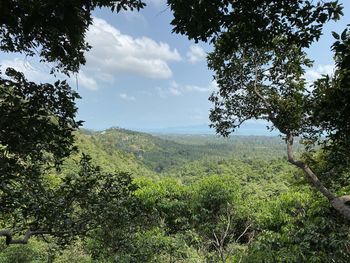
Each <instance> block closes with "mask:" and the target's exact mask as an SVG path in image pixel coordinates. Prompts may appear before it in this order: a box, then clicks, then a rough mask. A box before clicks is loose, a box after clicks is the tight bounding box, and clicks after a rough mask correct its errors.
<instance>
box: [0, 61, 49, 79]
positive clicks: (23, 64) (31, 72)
mask: <svg viewBox="0 0 350 263" xmlns="http://www.w3.org/2000/svg"><path fill="white" fill-rule="evenodd" d="M0 65H1V71H2V73H5V69H6V68H13V69H15V70H17V71H20V72H22V73H23V74H24V76H25V77H26V79H28V80H29V81H34V82H37V83H44V82H53V81H54V80H55V78H54V77H53V75H50V74H49V73H48V72H47V73H45V72H44V70H40V69H38V68H36V67H34V66H33V65H32V63H30V62H29V61H27V60H24V59H21V58H14V59H11V60H10V59H8V60H2V61H0Z"/></svg>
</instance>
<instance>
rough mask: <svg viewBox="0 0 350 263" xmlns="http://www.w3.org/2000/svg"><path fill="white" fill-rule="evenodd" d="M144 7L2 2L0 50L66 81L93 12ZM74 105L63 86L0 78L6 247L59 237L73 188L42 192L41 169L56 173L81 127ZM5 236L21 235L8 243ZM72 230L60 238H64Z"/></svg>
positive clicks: (9, 74) (80, 55)
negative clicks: (36, 61) (37, 62)
mask: <svg viewBox="0 0 350 263" xmlns="http://www.w3.org/2000/svg"><path fill="white" fill-rule="evenodd" d="M144 5H145V4H144V3H143V2H142V1H141V0H114V1H113V0H107V1H106V0H82V1H69V0H65V1H61V0H54V1H43V0H30V1H26V0H23V1H22V0H20V1H14V0H2V1H0V39H1V41H0V51H3V52H20V53H23V54H25V55H26V56H34V55H38V56H39V57H40V59H41V61H43V62H52V63H54V66H53V67H52V73H54V72H56V71H60V72H62V73H64V74H66V75H69V74H70V73H72V72H78V70H79V67H80V66H81V65H82V64H84V63H85V58H84V52H86V51H88V50H89V48H90V46H89V44H88V43H86V41H85V34H86V31H87V30H88V27H89V25H91V24H92V16H91V13H92V11H93V10H94V9H95V8H97V7H107V8H110V9H111V10H112V11H116V12H119V11H120V10H121V9H131V10H133V9H137V10H139V9H140V8H143V7H144ZM78 98H80V97H79V95H78V94H77V93H76V92H75V91H73V90H72V89H71V87H70V86H69V85H68V84H67V82H66V81H56V82H55V83H54V84H53V85H51V84H48V83H46V84H36V83H33V82H29V81H27V80H26V78H25V76H24V75H23V74H22V73H20V72H17V71H15V70H14V69H7V70H6V76H3V75H2V74H1V73H0V114H1V119H0V178H1V183H0V211H1V214H0V219H1V220H2V223H3V222H5V223H4V224H3V225H1V227H5V228H8V229H6V230H2V231H0V236H5V237H6V243H7V244H13V243H20V244H25V243H27V241H28V239H29V238H30V237H31V236H32V235H38V234H39V235H40V234H51V235H60V233H62V231H61V230H62V228H63V227H64V226H65V225H66V223H65V221H64V220H66V219H67V218H65V217H67V216H68V215H69V213H70V212H71V213H73V211H74V209H73V210H72V203H70V205H67V207H66V208H64V209H63V207H62V206H61V205H62V203H63V204H64V203H65V202H67V200H69V196H70V195H71V194H73V193H76V191H78V190H80V189H75V188H68V189H69V191H70V192H69V193H66V192H65V191H57V192H55V191H53V189H50V187H48V186H47V184H48V180H49V179H48V176H47V170H48V169H50V168H51V167H52V166H55V167H56V169H59V166H60V164H61V163H62V161H63V159H64V158H65V157H68V156H69V155H70V153H71V152H72V151H74V149H75V148H74V147H73V142H74V135H73V132H74V131H75V130H76V129H77V128H78V127H79V126H80V125H81V124H82V122H81V121H76V120H75V117H76V112H77V108H76V106H75V100H76V99H78ZM95 176H98V174H96V175H95ZM99 183H101V182H99ZM62 187H64V182H63V185H62ZM76 187H78V188H79V187H80V186H79V185H76ZM89 187H92V186H89ZM89 187H88V186H86V187H85V189H90V188H89ZM83 189H84V188H83ZM61 190H62V189H61ZM58 194H62V195H61V196H59V195H58ZM67 198H68V199H67ZM51 199H55V200H54V201H53V200H51ZM60 202H61V203H60ZM47 204H50V206H48V205H47ZM62 220H63V221H62ZM9 229H12V230H15V232H19V233H22V232H23V231H24V230H25V229H27V231H26V235H25V237H24V238H23V239H21V240H14V239H13V233H12V231H10V230H9ZM56 230H57V231H56ZM76 231H78V230H76V229H75V230H74V228H73V227H72V230H71V231H70V232H69V233H68V234H67V231H63V232H64V233H65V234H64V236H65V237H66V236H67V237H70V238H71V237H72V235H74V233H76ZM79 231H80V232H82V231H87V230H86V229H85V228H84V227H82V228H81V229H79ZM79 231H78V232H79Z"/></svg>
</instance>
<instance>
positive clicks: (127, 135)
mask: <svg viewBox="0 0 350 263" xmlns="http://www.w3.org/2000/svg"><path fill="white" fill-rule="evenodd" d="M77 138H78V140H77V143H78V146H79V147H80V149H81V150H82V151H84V150H85V151H86V152H89V153H93V155H95V158H97V159H99V162H102V163H104V165H106V166H107V167H109V168H110V169H112V168H115V167H121V168H127V169H129V170H130V167H131V168H132V169H131V170H133V172H137V173H147V171H150V170H151V171H153V172H157V173H161V172H166V171H168V170H171V169H173V168H176V167H181V166H183V165H185V164H186V163H188V162H191V161H196V160H201V159H207V160H208V161H209V160H219V159H224V158H232V157H235V158H238V159H250V158H259V159H276V158H280V157H282V156H284V155H285V149H284V143H283V141H282V140H281V138H279V137H262V136H260V137H259V136H232V137H230V138H228V139H225V138H221V137H218V136H215V135H166V134H162V135H160V134H158V135H151V134H147V133H142V132H136V131H131V130H126V129H122V128H110V129H107V130H104V131H98V132H97V131H89V130H81V131H80V132H79V134H78V135H77Z"/></svg>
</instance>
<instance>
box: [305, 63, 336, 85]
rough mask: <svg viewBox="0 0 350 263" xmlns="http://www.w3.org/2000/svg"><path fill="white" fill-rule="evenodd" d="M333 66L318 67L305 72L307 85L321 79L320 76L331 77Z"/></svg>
mask: <svg viewBox="0 0 350 263" xmlns="http://www.w3.org/2000/svg"><path fill="white" fill-rule="evenodd" d="M333 73H334V65H318V66H317V67H315V68H312V69H310V70H307V71H306V72H305V79H306V81H307V82H308V83H309V84H312V83H313V82H314V81H315V80H317V79H319V78H321V77H322V75H333Z"/></svg>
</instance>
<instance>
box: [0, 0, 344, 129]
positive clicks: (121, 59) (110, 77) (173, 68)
mask: <svg viewBox="0 0 350 263" xmlns="http://www.w3.org/2000/svg"><path fill="white" fill-rule="evenodd" d="M340 2H342V3H343V5H344V17H343V18H342V19H341V21H338V22H337V23H334V22H331V23H329V24H328V25H327V26H326V28H325V31H324V36H323V37H322V38H321V39H320V41H319V42H318V43H315V44H314V45H313V46H312V48H311V49H310V50H309V51H308V53H309V55H310V57H311V58H312V59H313V60H314V61H315V64H314V68H312V69H310V70H308V71H307V73H306V78H307V79H309V80H313V79H316V78H317V77H318V76H320V74H325V73H331V72H332V69H333V61H332V53H331V51H330V46H331V45H332V42H333V38H332V36H331V31H337V32H341V31H342V30H343V29H344V28H345V26H346V24H347V23H349V22H350V1H349V0H342V1H340ZM147 3H148V6H147V7H146V8H145V9H144V10H141V11H140V12H139V13H137V12H123V13H120V14H115V13H111V12H110V11H108V10H97V11H95V12H94V17H95V19H94V25H93V26H91V27H90V30H89V32H88V34H87V39H88V42H89V43H90V44H91V45H92V46H93V48H92V50H91V51H90V52H88V53H87V54H86V57H87V64H86V66H84V67H82V69H81V72H80V73H79V75H78V83H79V85H78V87H77V86H76V85H75V81H74V80H72V84H73V86H74V88H78V92H79V93H80V95H81V96H82V97H83V98H82V100H80V101H79V102H78V107H79V115H78V118H79V119H82V120H84V121H85V125H84V127H85V128H89V129H96V130H102V129H106V128H109V127H112V126H119V127H123V128H130V129H137V130H150V129H161V128H166V127H184V126H196V125H203V124H207V123H209V121H208V113H209V109H210V107H211V105H210V102H209V101H208V97H209V95H210V94H211V92H212V91H213V90H214V89H215V88H216V85H215V82H213V77H212V75H213V73H212V72H210V71H209V70H208V69H207V66H206V61H205V53H206V52H208V51H210V46H208V45H207V44H205V43H199V44H197V45H195V44H194V42H191V41H188V40H187V38H185V37H184V36H180V35H176V34H172V33H171V30H172V27H171V26H170V21H171V17H172V15H171V13H170V10H169V9H167V6H166V2H165V1H164V0H148V1H147ZM0 65H2V66H3V67H6V66H12V67H15V68H17V69H19V70H22V71H23V72H24V73H25V74H26V77H27V78H28V79H30V80H34V81H42V82H45V81H52V76H49V75H48V73H47V72H48V71H49V68H50V66H48V65H42V64H39V63H38V62H37V59H36V58H25V57H24V56H23V55H21V54H3V53H0Z"/></svg>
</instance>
